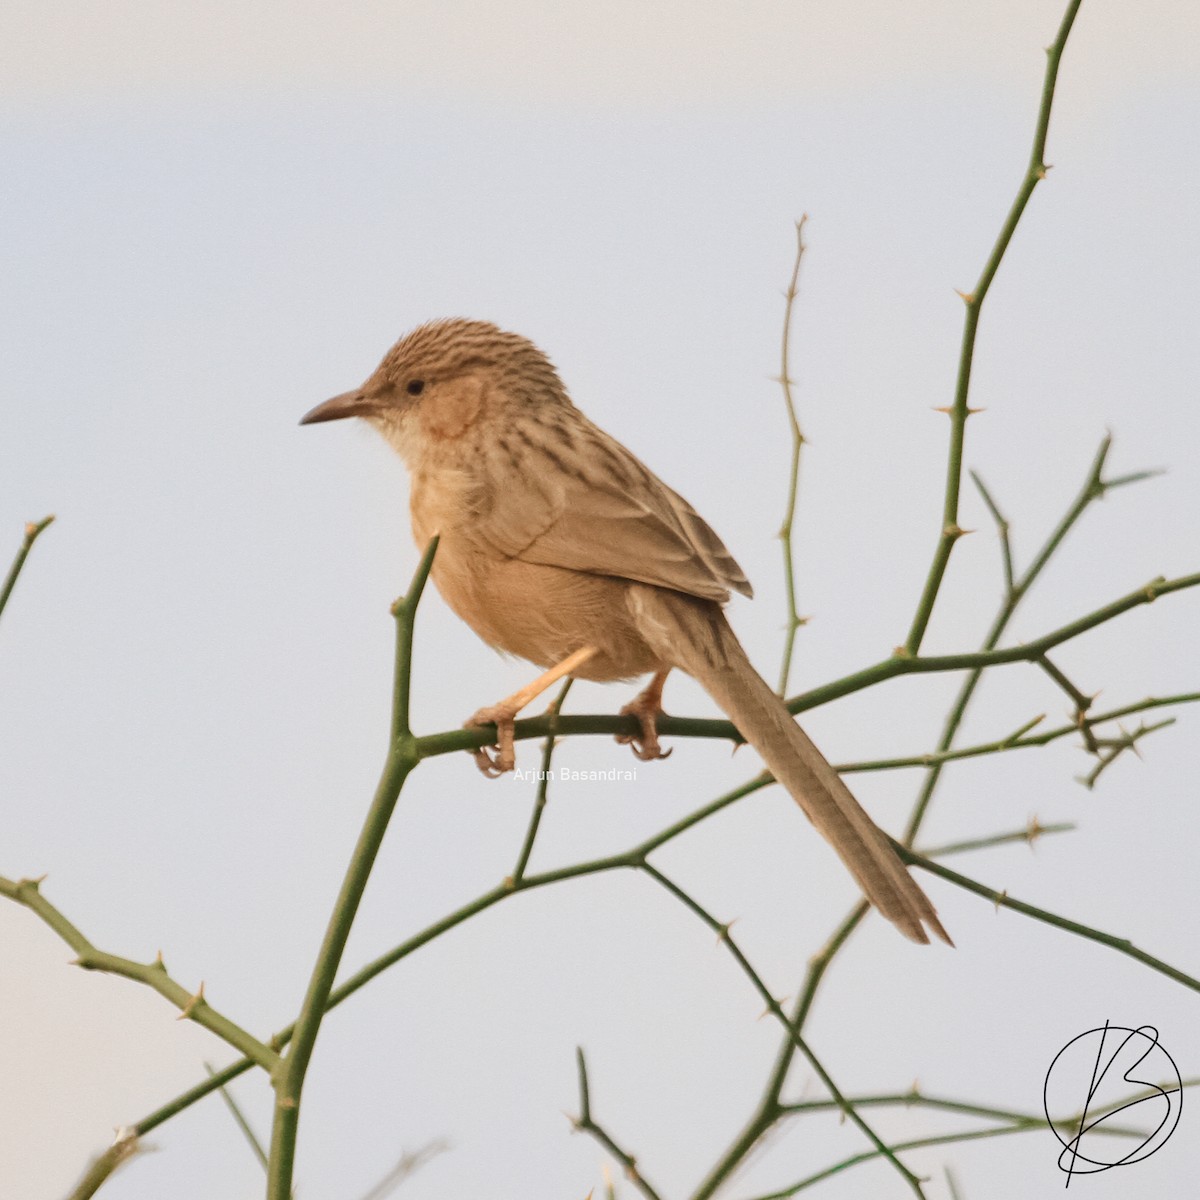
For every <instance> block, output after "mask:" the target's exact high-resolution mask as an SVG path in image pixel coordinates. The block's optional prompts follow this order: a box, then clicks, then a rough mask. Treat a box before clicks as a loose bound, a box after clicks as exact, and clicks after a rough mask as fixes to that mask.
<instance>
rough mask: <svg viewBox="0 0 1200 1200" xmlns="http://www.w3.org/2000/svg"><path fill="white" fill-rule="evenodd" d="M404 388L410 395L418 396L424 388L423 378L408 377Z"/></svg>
mask: <svg viewBox="0 0 1200 1200" xmlns="http://www.w3.org/2000/svg"><path fill="white" fill-rule="evenodd" d="M404 390H405V391H406V392H407V393H408V394H409V395H410V396H419V395H420V394H421V393H422V392H423V391H424V390H425V380H423V379H410V380H409V381H408V383H407V385H406V386H405V388H404Z"/></svg>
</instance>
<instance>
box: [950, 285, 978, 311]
mask: <svg viewBox="0 0 1200 1200" xmlns="http://www.w3.org/2000/svg"><path fill="white" fill-rule="evenodd" d="M954 294H955V295H956V296H957V297H958V298H959V299H960V300H962V302H963V303H964V304H965V305H966V306H967V307H968V308H970V307H971V305H972V304H974V303H975V293H974V292H960V291H959V290H958V288H955V289H954Z"/></svg>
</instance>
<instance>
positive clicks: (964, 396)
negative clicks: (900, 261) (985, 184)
mask: <svg viewBox="0 0 1200 1200" xmlns="http://www.w3.org/2000/svg"><path fill="white" fill-rule="evenodd" d="M1080 2H1081V0H1071V3H1070V4H1069V5H1068V6H1067V11H1066V13H1065V14H1064V16H1063V19H1062V23H1061V24H1060V25H1059V28H1058V35H1057V36H1056V37H1055V39H1054V41H1053V43H1052V44H1051V45H1050V46H1049V47H1048V48H1047V50H1046V73H1045V76H1044V78H1043V80H1042V99H1041V104H1040V105H1039V107H1038V116H1037V126H1036V128H1035V130H1034V135H1033V149H1032V150H1031V151H1030V155H1029V164H1028V165H1027V166H1026V168H1025V174H1024V176H1023V177H1022V179H1021V185H1020V187H1018V188H1017V194H1016V196H1015V198H1014V199H1013V202H1012V207H1011V208H1010V209H1009V210H1008V216H1007V217H1005V219H1004V223H1003V225H1001V226H1000V233H999V234H998V235H997V237H996V242H995V245H994V246H993V247H992V252H991V254H989V255H988V258H987V261H986V262H985V263H984V264H983V270H982V271H981V272H980V274H979V279H978V280H977V281H976V284H975V288H974V290H973V291H971V292H968V293H960V295H962V299H963V303H964V304H965V305H966V309H967V311H966V315H965V318H964V320H963V332H962V345H961V349H960V350H959V355H958V377H957V380H956V381H955V385H954V402H953V403H952V404H951V406H950V408H949V410H948V414H949V417H950V447H949V452H948V454H947V462H946V490H945V496H944V498H943V501H942V526H941V529H940V530H939V531H938V540H937V547H936V549H935V550H934V555H933V562H932V563H931V564H930V567H929V574H928V576H927V577H926V580H925V587H924V589H923V590H922V592H921V599H920V602H919V603H918V604H917V611H916V613H915V614H914V616H913V621H912V626H911V628H910V629H909V631H908V638H907V639H906V640H905V643H904V646H905V650H906V652H907V653H908V654H910V655H915V654H916V653H917V652H918V651H919V650H920V648H921V642H922V640H923V639H924V637H925V630H926V629H927V628H928V626H929V619H930V617H931V616H932V615H933V606H934V604H935V602H936V601H937V596H938V592H939V591H940V590H941V586H942V580H943V579H944V578H945V575H946V567H947V565H948V563H949V562H950V552H951V551H952V550H953V549H954V544H955V542H957V541H958V539H959V538H960V537H962V535H963V530H962V529H961V528H960V527H959V524H958V497H959V491H960V489H961V487H962V471H963V443H964V441H965V439H966V430H967V418H968V417H969V416H970V415H971V413H972V409H971V408H970V407H969V405H968V403H967V400H968V397H969V395H970V391H971V365H972V363H973V361H974V357H975V337H976V334H977V333H978V330H979V316H980V313H981V312H982V310H983V302H984V300H986V299H987V294H988V292H989V291H990V290H991V286H992V281H993V280H994V279H995V277H996V272H997V271H998V270H999V269H1000V263H1001V261H1002V260H1003V258H1004V253H1005V251H1006V250H1007V249H1008V245H1009V243H1010V242H1011V241H1012V237H1013V234H1014V233H1015V232H1016V230H1017V225H1018V223H1019V222H1020V220H1021V214H1022V213H1024V211H1025V206H1026V205H1027V204H1028V203H1029V197H1030V196H1032V195H1033V189H1034V188H1036V187H1037V185H1038V184H1039V183H1040V182H1041V181H1042V180H1043V179H1045V178H1046V172H1047V170H1048V169H1049V168H1048V167H1047V166H1046V160H1045V155H1046V134H1047V133H1048V132H1049V129H1050V112H1051V110H1052V108H1053V107H1054V89H1055V86H1056V85H1057V83H1058V67H1059V63H1060V62H1061V61H1062V53H1063V50H1064V48H1065V47H1066V44H1067V38H1068V37H1069V36H1070V33H1071V26H1072V25H1074V24H1075V16H1076V14H1077V13H1078V12H1079V5H1080Z"/></svg>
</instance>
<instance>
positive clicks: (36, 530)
mask: <svg viewBox="0 0 1200 1200" xmlns="http://www.w3.org/2000/svg"><path fill="white" fill-rule="evenodd" d="M53 522H54V517H53V516H49V517H45V518H43V519H42V520H41V521H37V522H36V523H35V522H33V521H30V522H29V523H28V524H27V525H26V526H25V536H24V538H23V539H22V540H21V548H20V549H19V550H18V551H17V555H16V557H15V558H14V559H13V561H12V566H11V567H9V568H8V574H7V575H6V576H5V577H4V583H3V584H2V585H0V614H3V612H4V609H5V606H6V605H7V604H8V598H9V596H11V595H12V590H13V588H15V587H16V586H17V579H18V578H19V577H20V575H21V568H22V567H24V566H25V560H26V559H27V558H28V557H29V551H30V550H32V549H33V543H34V542H36V541H37V540H38V538H39V537H40V536H41V535H42V532H43V531H44V530H45V529H46V528H47V527H48V526H49V525H51V524H53Z"/></svg>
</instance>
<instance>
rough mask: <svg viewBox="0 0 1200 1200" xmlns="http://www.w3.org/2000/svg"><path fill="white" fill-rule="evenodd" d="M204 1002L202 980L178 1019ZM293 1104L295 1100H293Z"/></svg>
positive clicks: (185, 1018)
mask: <svg viewBox="0 0 1200 1200" xmlns="http://www.w3.org/2000/svg"><path fill="white" fill-rule="evenodd" d="M203 1003H204V981H203V980H201V981H200V986H199V987H198V988H197V989H196V994H195V995H194V996H193V997H192V998H191V999H190V1000H189V1001H188V1002H187V1003H186V1004H185V1005H184V1006H183V1008H182V1009H181V1010H180V1013H179V1016H177V1017H176V1018H175V1020H177V1021H186V1020H187V1019H188V1018H190V1017H191V1015H192V1013H194V1012H195V1011H196V1009H198V1008H199V1007H200V1005H201V1004H203ZM292 1104H293V1106H294V1105H295V1101H292Z"/></svg>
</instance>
